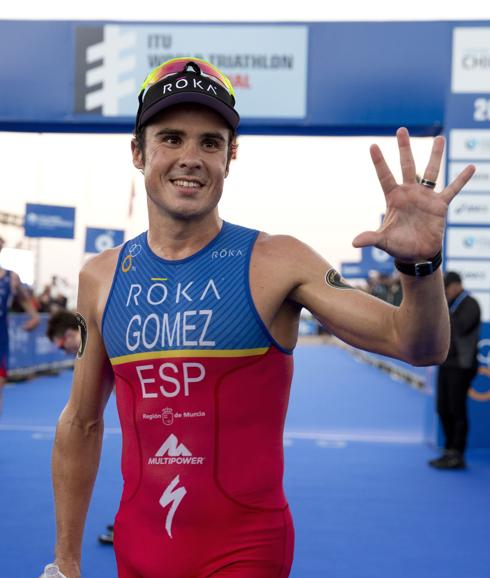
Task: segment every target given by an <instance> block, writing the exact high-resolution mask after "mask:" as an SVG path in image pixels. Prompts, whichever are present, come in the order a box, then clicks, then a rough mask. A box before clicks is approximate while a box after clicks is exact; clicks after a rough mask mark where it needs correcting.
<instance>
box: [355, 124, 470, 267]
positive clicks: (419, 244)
mask: <svg viewBox="0 0 490 578" xmlns="http://www.w3.org/2000/svg"><path fill="white" fill-rule="evenodd" d="M396 137H397V141H398V149H399V151H400V164H401V169H402V175H403V183H401V184H399V183H397V182H396V181H395V178H394V177H393V174H392V173H391V171H390V169H389V167H388V165H387V164H386V161H385V159H384V157H383V154H382V153H381V150H380V149H379V147H378V146H377V145H372V146H371V149H370V152H371V159H372V161H373V163H374V167H375V169H376V173H377V175H378V179H379V182H380V184H381V188H382V189H383V192H384V194H385V199H386V214H385V218H384V220H383V223H382V225H381V226H380V227H379V229H378V230H377V231H364V232H363V233H361V234H359V235H357V237H355V239H354V240H353V241H352V244H353V245H354V247H367V246H369V245H374V246H375V247H378V248H380V249H383V250H384V251H386V252H387V253H389V254H390V255H393V257H395V258H397V259H400V260H401V261H407V262H417V261H424V260H426V259H431V258H432V257H434V255H436V253H438V251H440V250H441V248H442V242H443V239H444V229H445V225H446V215H447V210H448V207H449V203H450V202H451V201H452V199H453V198H454V197H455V196H456V195H457V194H458V193H459V192H460V191H461V189H462V188H463V187H464V185H465V184H466V183H467V182H468V181H469V180H470V179H471V177H472V176H473V174H474V172H475V167H474V166H473V165H468V166H467V167H465V169H464V170H463V171H461V173H459V175H458V176H457V177H456V178H455V179H454V180H453V181H452V182H451V183H450V184H449V185H448V186H447V187H446V188H445V189H444V190H443V191H441V192H440V193H436V192H435V191H434V190H433V189H432V188H430V187H428V186H425V185H422V184H420V183H418V182H417V173H416V170H415V162H414V160H413V156H412V149H411V148H410V137H409V134H408V130H407V129H406V128H399V129H398V130H397V132H396ZM444 142H445V139H444V137H442V136H437V137H436V138H435V139H434V144H433V146H432V152H431V155H430V159H429V163H428V165H427V168H426V169H425V172H424V175H423V179H426V180H428V181H432V182H435V181H436V180H437V176H438V174H439V169H440V166H441V160H442V153H443V151H444Z"/></svg>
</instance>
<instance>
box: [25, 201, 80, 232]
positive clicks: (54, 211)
mask: <svg viewBox="0 0 490 578" xmlns="http://www.w3.org/2000/svg"><path fill="white" fill-rule="evenodd" d="M24 228H25V236H26V237H55V238H57V239H73V238H74V237H75V207H60V206H58V205H35V204H33V203H27V204H26V214H25V220H24Z"/></svg>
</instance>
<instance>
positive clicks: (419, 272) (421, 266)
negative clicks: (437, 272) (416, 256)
mask: <svg viewBox="0 0 490 578" xmlns="http://www.w3.org/2000/svg"><path fill="white" fill-rule="evenodd" d="M414 268H415V277H425V276H426V275H430V274H431V273H432V272H433V270H434V269H433V268H432V261H422V262H421V263H415V264H414Z"/></svg>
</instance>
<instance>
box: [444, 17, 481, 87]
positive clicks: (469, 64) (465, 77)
mask: <svg viewBox="0 0 490 578" xmlns="http://www.w3.org/2000/svg"><path fill="white" fill-rule="evenodd" d="M451 90H452V92H456V93H458V92H473V93H478V92H482V93H490V27H456V28H454V30H453V59H452V82H451Z"/></svg>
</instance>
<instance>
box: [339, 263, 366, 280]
mask: <svg viewBox="0 0 490 578" xmlns="http://www.w3.org/2000/svg"><path fill="white" fill-rule="evenodd" d="M340 274H341V275H342V277H344V279H360V278H362V277H367V271H365V270H364V268H363V267H362V266H361V264H360V263H351V262H344V263H341V264H340Z"/></svg>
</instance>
